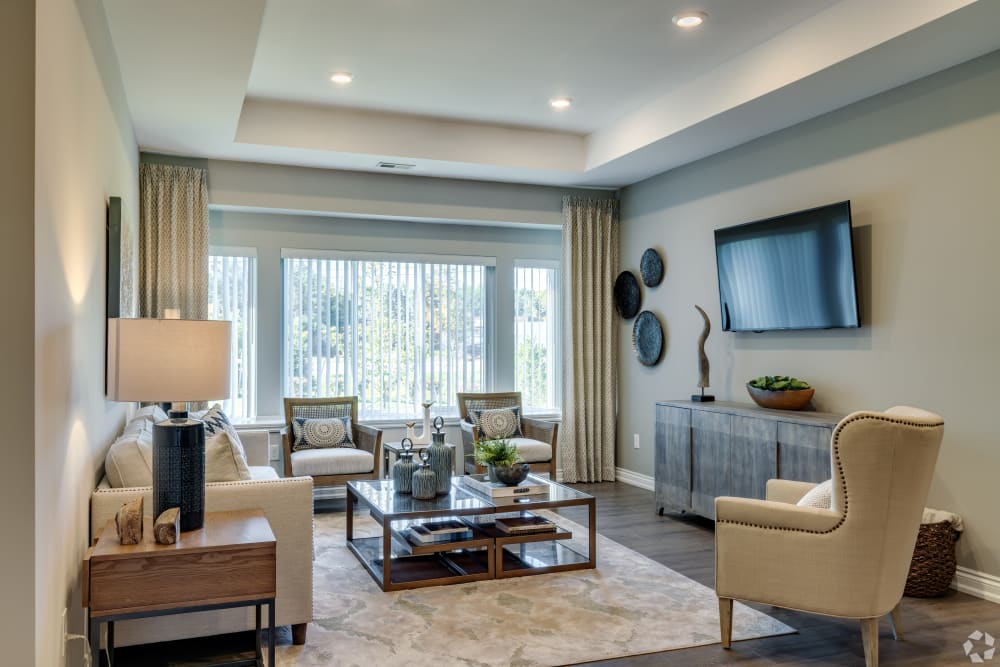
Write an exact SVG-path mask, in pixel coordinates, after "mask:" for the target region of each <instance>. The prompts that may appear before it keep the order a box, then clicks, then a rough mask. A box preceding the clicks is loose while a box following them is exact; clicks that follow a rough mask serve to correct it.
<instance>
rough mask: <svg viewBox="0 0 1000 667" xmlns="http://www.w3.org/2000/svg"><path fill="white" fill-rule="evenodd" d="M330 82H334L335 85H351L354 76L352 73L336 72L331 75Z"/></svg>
mask: <svg viewBox="0 0 1000 667" xmlns="http://www.w3.org/2000/svg"><path fill="white" fill-rule="evenodd" d="M330 81H333V82H334V83H339V84H340V85H344V84H347V83H350V82H351V81H354V75H353V74H351V73H350V72H334V73H333V74H332V75H330Z"/></svg>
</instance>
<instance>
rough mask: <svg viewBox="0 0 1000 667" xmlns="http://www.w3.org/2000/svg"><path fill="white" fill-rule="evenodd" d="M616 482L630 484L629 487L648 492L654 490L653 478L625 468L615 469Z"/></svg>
mask: <svg viewBox="0 0 1000 667" xmlns="http://www.w3.org/2000/svg"><path fill="white" fill-rule="evenodd" d="M615 481H616V482H621V483H622V484H628V485H629V486H637V487H639V488H640V489H645V490H647V491H652V490H653V488H654V487H653V478H652V476H650V475H643V474H642V473H641V472H633V471H632V470H626V469H625V468H615Z"/></svg>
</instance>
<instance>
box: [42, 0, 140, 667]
mask: <svg viewBox="0 0 1000 667" xmlns="http://www.w3.org/2000/svg"><path fill="white" fill-rule="evenodd" d="M37 4H38V23H37V59H38V63H37V64H38V68H37V81H36V88H35V90H36V116H35V122H36V134H35V181H36V190H35V360H34V361H35V408H36V409H35V488H36V493H35V508H34V514H35V526H36V535H35V566H36V576H35V614H34V619H35V625H36V633H35V654H36V655H35V664H36V665H40V666H45V667H48V666H49V665H59V664H62V661H63V658H61V657H60V653H59V651H60V643H61V642H62V637H61V636H60V614H61V613H62V610H63V609H64V608H68V610H69V616H68V618H69V625H70V630H71V631H73V632H81V631H82V629H83V610H82V609H81V606H80V570H81V565H80V563H81V560H82V557H83V555H84V551H85V549H86V547H87V544H88V534H89V533H88V509H87V508H88V503H89V495H90V491H91V490H92V489H93V487H94V485H95V484H96V482H97V476H98V471H99V469H100V468H101V467H102V466H103V464H104V454H105V452H106V451H107V447H108V444H109V443H110V442H111V439H112V438H113V437H114V433H115V432H116V431H117V430H118V429H119V428H120V427H121V424H122V421H123V418H124V411H125V406H124V405H121V404H116V403H110V402H108V401H106V400H105V398H104V336H105V317H104V313H105V278H104V272H105V219H106V206H107V199H108V197H109V196H112V195H115V196H120V197H122V200H123V208H124V215H125V216H126V217H127V218H130V219H132V220H134V219H135V218H136V216H137V211H138V157H139V156H138V149H137V147H136V143H135V138H134V136H133V133H132V128H131V123H130V121H129V117H128V111H127V108H126V106H125V98H124V94H123V92H122V87H121V81H120V78H119V74H118V67H117V63H116V62H115V58H114V53H113V51H112V50H111V43H110V40H109V37H108V31H107V24H106V21H105V18H104V13H103V9H102V5H101V3H100V2H99V0H78V1H73V0H38V3H37ZM67 656H68V657H67V658H66V663H67V664H70V665H74V664H81V656H82V645H81V642H79V641H77V642H74V643H73V644H71V645H70V647H69V648H68V650H67Z"/></svg>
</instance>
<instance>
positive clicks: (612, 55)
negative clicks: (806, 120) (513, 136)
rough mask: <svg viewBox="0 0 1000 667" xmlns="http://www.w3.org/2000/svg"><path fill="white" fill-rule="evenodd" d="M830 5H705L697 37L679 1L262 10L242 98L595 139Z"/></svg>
mask: <svg viewBox="0 0 1000 667" xmlns="http://www.w3.org/2000/svg"><path fill="white" fill-rule="evenodd" d="M835 2H836V0H739V1H738V2H734V1H733V0H704V1H703V2H700V3H699V4H698V6H699V8H701V9H703V10H705V11H707V12H708V13H709V15H710V17H711V20H710V21H709V22H708V23H706V24H705V25H704V27H703V28H702V29H700V30H698V31H695V32H691V31H681V30H679V29H677V28H675V27H674V26H673V25H672V24H671V20H670V19H671V17H672V16H673V15H674V14H676V13H678V12H680V11H682V10H683V9H684V8H686V7H688V6H689V3H688V2H687V0H613V1H610V2H609V1H608V0H421V1H419V2H414V1H408V2H403V1H400V0H370V1H368V2H357V0H326V1H320V0H312V1H305V0H298V1H296V2H269V3H268V4H267V7H266V9H265V10H264V19H263V22H262V24H261V29H260V36H259V37H258V39H257V51H256V54H255V56H254V63H253V69H252V70H251V72H250V83H249V86H248V87H247V95H248V96H249V97H257V98H268V99H275V100H286V101H290V102H304V103H308V104H316V105H334V106H346V107H356V108H362V109H375V110H379V111H391V112H396V113H401V114H416V115H423V116H431V117H437V118H448V119H455V120H466V121H477V122H483V123H497V124H503V125H522V126H527V127H534V128H546V129H552V130H560V131H563V132H576V133H590V132H593V131H595V130H599V129H600V128H602V127H605V126H606V125H607V124H609V123H611V122H612V121H614V120H616V119H618V118H619V117H621V116H623V115H625V114H626V113H629V112H630V111H633V110H635V109H637V108H639V107H640V106H642V105H643V104H645V103H647V102H649V101H651V100H653V99H655V98H656V97H657V96H659V95H661V94H663V93H665V92H668V91H670V90H673V89H674V88H676V87H677V86H678V85H680V84H683V83H687V82H688V81H691V80H693V79H695V78H697V77H698V76H700V75H702V74H704V73H706V72H708V71H709V70H711V69H713V68H714V67H717V66H718V65H721V64H722V63H724V62H726V61H728V60H731V59H732V58H735V57H736V56H738V55H739V54H741V53H743V52H744V51H746V50H748V49H750V48H752V47H754V46H756V45H758V44H760V43H761V42H764V41H766V40H768V39H770V38H771V37H773V36H775V35H776V34H777V33H779V32H782V31H783V30H785V29H786V28H788V27H790V26H793V25H795V24H796V23H798V22H800V21H802V20H803V19H805V18H808V17H809V16H812V15H813V14H815V13H817V12H819V11H821V10H823V9H826V8H828V7H829V6H830V5H833V4H834V3H835ZM338 70H345V71H349V72H352V73H354V75H355V77H356V78H355V81H354V82H353V83H352V84H351V85H350V86H337V85H333V84H331V83H330V79H329V77H330V74H331V73H332V72H334V71H338ZM558 96H569V97H572V98H573V99H574V100H575V101H576V104H575V105H574V106H573V107H572V108H571V109H570V110H568V111H563V112H558V111H553V110H552V109H551V108H550V107H549V105H548V100H549V99H550V98H552V97H558Z"/></svg>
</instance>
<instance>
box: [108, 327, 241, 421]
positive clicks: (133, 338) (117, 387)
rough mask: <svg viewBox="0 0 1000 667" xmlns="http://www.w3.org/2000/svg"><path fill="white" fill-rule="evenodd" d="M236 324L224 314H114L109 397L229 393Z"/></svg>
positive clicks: (164, 398)
mask: <svg viewBox="0 0 1000 667" xmlns="http://www.w3.org/2000/svg"><path fill="white" fill-rule="evenodd" d="M232 330H233V324H232V322H223V321H218V320H154V319H114V318H112V319H109V320H108V398H110V399H112V400H115V401H156V402H168V401H169V402H174V403H180V402H186V401H211V400H216V399H225V398H229V370H230V369H229V366H230V363H231V354H230V341H231V340H232Z"/></svg>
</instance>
